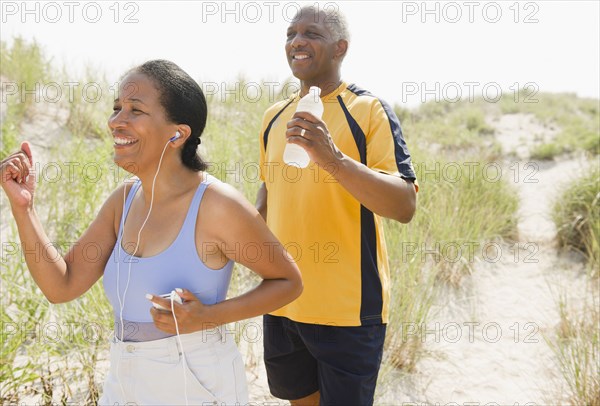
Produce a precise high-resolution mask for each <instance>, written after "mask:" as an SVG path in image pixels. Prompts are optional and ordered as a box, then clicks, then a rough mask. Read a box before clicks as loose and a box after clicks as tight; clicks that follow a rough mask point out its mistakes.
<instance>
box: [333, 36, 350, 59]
mask: <svg viewBox="0 0 600 406" xmlns="http://www.w3.org/2000/svg"><path fill="white" fill-rule="evenodd" d="M336 45H337V48H336V50H335V57H336V58H339V59H340V60H342V59H344V57H345V56H346V53H347V52H348V41H347V40H345V39H341V40H339V41H338V42H337V44H336Z"/></svg>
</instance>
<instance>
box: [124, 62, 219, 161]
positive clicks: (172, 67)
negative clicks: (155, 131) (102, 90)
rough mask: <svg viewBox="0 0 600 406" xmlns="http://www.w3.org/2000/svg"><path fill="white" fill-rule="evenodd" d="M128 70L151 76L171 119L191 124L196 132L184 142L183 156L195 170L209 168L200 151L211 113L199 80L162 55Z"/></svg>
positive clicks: (193, 131) (168, 117) (177, 122)
mask: <svg viewBox="0 0 600 406" xmlns="http://www.w3.org/2000/svg"><path fill="white" fill-rule="evenodd" d="M127 73H142V74H144V75H146V76H148V77H149V78H150V79H151V80H152V82H154V84H155V85H156V88H157V90H158V92H159V94H160V99H159V100H160V104H161V105H162V107H163V108H164V109H165V112H166V115H167V119H168V120H170V121H171V122H173V123H176V124H187V125H189V126H190V128H191V129H192V133H191V134H190V136H189V138H188V139H187V140H186V141H185V144H183V149H182V151H181V160H182V161H183V164H184V165H185V166H186V167H188V168H190V169H192V170H194V171H204V170H206V168H207V167H208V166H207V164H206V162H204V161H203V160H202V159H201V158H200V156H199V155H198V153H197V152H196V150H197V148H198V145H199V144H200V136H201V135H202V132H203V131H204V127H206V116H207V106H206V99H205V98H204V93H203V92H202V89H201V88H200V86H198V83H196V81H195V80H194V79H192V78H191V77H190V75H188V74H187V73H185V71H184V70H183V69H181V68H180V67H179V66H177V65H176V64H174V63H173V62H171V61H166V60H162V59H158V60H153V61H148V62H145V63H144V64H142V65H140V66H138V67H136V68H133V69H131V70H130V71H129V72H127Z"/></svg>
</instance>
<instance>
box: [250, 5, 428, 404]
mask: <svg viewBox="0 0 600 406" xmlns="http://www.w3.org/2000/svg"><path fill="white" fill-rule="evenodd" d="M347 50H348V32H347V28H346V23H345V19H344V18H343V16H342V15H341V14H340V13H339V12H337V11H336V12H327V13H325V12H323V11H319V10H317V9H315V8H314V7H312V6H309V7H304V8H302V9H301V10H300V11H299V12H298V13H297V15H296V16H295V18H294V19H293V20H292V22H291V24H290V26H289V27H288V30H287V40H286V45H285V51H286V54H287V59H288V63H289V65H290V68H291V70H292V73H293V74H294V76H295V77H296V78H298V79H299V80H300V86H301V89H300V92H299V95H295V97H293V98H292V99H290V100H285V101H283V102H280V103H277V104H275V105H274V106H272V107H271V108H270V109H268V110H267V112H266V113H265V116H264V119H263V126H262V131H261V136H260V144H261V145H260V146H261V150H260V152H261V171H262V173H261V177H262V180H263V181H264V184H263V185H262V186H261V188H260V190H259V193H258V196H257V208H258V209H259V211H260V213H261V215H262V216H263V217H264V218H265V219H266V220H267V224H268V225H269V227H270V228H271V230H273V232H274V233H275V235H276V236H277V237H278V238H279V239H280V240H281V242H282V243H283V244H284V245H285V246H286V248H287V249H288V251H289V252H290V254H291V255H292V256H294V257H295V259H296V261H297V263H298V266H299V268H300V271H301V272H302V276H303V281H304V293H303V294H302V295H301V296H300V297H299V298H298V299H297V300H295V301H294V302H292V303H291V304H289V305H287V306H285V307H283V308H281V309H279V310H277V311H276V312H273V313H272V314H270V315H266V316H265V317H264V328H265V331H264V340H265V365H266V368H267V375H268V380H269V387H270V390H271V393H272V394H273V395H274V396H276V397H279V398H282V399H288V400H290V401H291V403H292V405H317V404H319V403H320V404H323V405H324V404H327V405H329V404H338V405H353V404H359V405H368V404H372V403H373V396H374V392H375V385H376V382H377V374H378V371H379V366H380V364H381V356H382V352H383V343H384V338H385V323H387V319H388V304H389V288H390V286H389V285H390V279H389V269H388V261H387V252H386V246H385V240H384V236H383V224H382V219H381V217H387V218H391V219H395V220H397V221H400V222H403V223H407V222H409V221H410V220H411V218H412V216H413V214H414V212H415V207H416V185H415V183H414V182H415V174H414V171H413V167H412V163H411V160H410V155H409V153H408V150H407V148H406V144H405V142H404V139H403V137H402V132H401V130H400V123H399V121H398V119H397V117H396V116H395V114H394V113H393V111H392V109H391V108H390V107H389V106H388V105H387V104H385V103H383V102H381V101H380V100H378V99H377V98H375V97H374V96H372V95H371V94H370V93H368V92H366V91H364V90H361V89H359V88H358V87H356V86H355V85H348V84H347V83H345V82H343V81H342V80H341V64H342V60H343V59H344V56H345V55H346V51H347ZM310 86H318V87H319V88H321V99H322V101H323V104H324V113H323V118H322V120H320V119H317V118H315V117H314V116H313V115H311V114H309V113H305V112H303V113H300V112H299V113H296V112H295V110H296V106H297V103H298V100H299V99H300V97H302V96H304V95H305V94H307V93H308V89H309V87H310ZM286 142H289V143H294V144H298V145H300V146H302V147H303V148H305V150H306V151H307V152H308V154H309V156H310V159H311V161H312V162H311V164H309V166H308V167H307V168H305V169H298V168H295V167H291V166H286V165H285V164H284V163H283V159H282V157H283V150H284V148H285V145H286Z"/></svg>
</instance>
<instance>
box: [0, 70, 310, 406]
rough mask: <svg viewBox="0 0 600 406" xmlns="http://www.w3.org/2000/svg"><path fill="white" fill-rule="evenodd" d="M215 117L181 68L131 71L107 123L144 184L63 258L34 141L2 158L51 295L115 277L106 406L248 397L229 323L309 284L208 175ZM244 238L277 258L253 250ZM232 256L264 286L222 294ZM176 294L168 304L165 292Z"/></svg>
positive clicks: (108, 285) (106, 211)
mask: <svg viewBox="0 0 600 406" xmlns="http://www.w3.org/2000/svg"><path fill="white" fill-rule="evenodd" d="M206 116H207V109H206V101H205V99H204V95H203V93H202V91H201V89H200V87H199V86H198V85H197V84H196V82H195V81H194V80H193V79H191V78H190V77H189V75H187V74H186V73H185V72H184V71H183V70H181V69H180V68H179V67H178V66H177V65H175V64H174V63H172V62H169V61H163V60H155V61H149V62H146V63H145V64H143V65H141V66H139V67H137V68H134V69H132V70H130V71H129V72H128V73H127V74H126V75H125V77H124V78H123V80H122V82H121V85H120V87H119V95H118V97H117V99H116V100H115V105H114V111H113V113H112V115H111V116H110V118H109V121H108V125H109V128H110V130H111V132H112V134H113V137H114V160H115V162H116V163H117V164H118V165H119V166H120V167H122V168H124V169H125V170H127V171H129V172H130V173H132V174H133V175H135V178H132V181H131V182H126V183H125V184H124V185H121V186H119V187H118V188H117V189H116V190H115V191H114V192H113V193H112V195H111V196H110V197H108V199H107V200H106V202H105V203H104V204H103V206H102V208H101V209H100V212H99V213H98V215H97V217H96V219H95V220H94V221H93V222H92V223H91V224H90V225H89V227H88V229H87V230H86V231H85V233H84V234H83V235H82V236H81V237H80V238H79V240H78V242H77V243H76V244H74V245H73V248H72V249H71V251H70V252H69V253H67V255H65V256H64V257H62V256H61V255H60V254H59V253H58V252H57V251H56V249H55V248H54V246H53V245H52V244H51V243H50V242H49V239H48V237H47V235H46V233H45V232H44V229H43V227H42V225H41V223H40V221H39V218H38V216H37V214H36V210H35V207H34V192H35V186H36V183H35V180H34V177H33V176H29V174H30V170H31V168H32V166H33V165H34V160H33V156H32V154H31V149H30V147H29V144H28V143H27V142H23V143H22V145H21V150H20V151H18V152H15V153H14V154H12V155H10V156H9V157H8V158H7V159H5V160H4V161H2V162H1V165H0V169H1V172H0V173H1V177H0V182H1V185H2V188H3V189H4V191H5V193H6V195H7V196H8V199H9V201H10V203H11V209H12V213H13V216H14V218H15V221H16V223H17V226H18V230H19V234H20V237H21V241H22V243H23V246H24V248H25V247H41V248H40V249H42V250H43V251H44V252H42V253H40V252H36V250H35V249H31V250H29V249H24V251H26V252H25V259H26V262H27V265H28V268H29V270H30V272H31V274H32V277H33V278H34V280H35V282H36V283H37V284H38V286H39V287H40V289H41V290H42V292H43V293H44V295H45V296H46V297H47V298H48V300H50V301H51V302H53V303H62V302H67V301H70V300H73V299H75V298H77V297H79V296H81V295H82V294H83V293H85V292H86V291H87V290H88V289H90V287H91V286H92V285H93V284H94V283H96V282H97V281H98V279H100V277H102V276H104V278H103V284H104V288H105V290H106V293H107V296H108V298H109V300H110V302H111V305H112V306H113V310H114V315H115V335H114V339H113V340H111V367H110V372H109V374H108V377H107V379H106V382H105V385H104V393H103V395H102V398H101V399H100V402H99V404H115V403H123V404H124V403H126V402H135V403H137V404H144V405H147V404H148V405H150V404H184V403H185V404H199V403H202V402H205V401H210V402H219V403H221V402H224V403H228V404H229V403H246V402H247V400H248V399H247V396H248V395H247V388H246V383H245V378H244V376H245V374H244V367H243V362H242V360H241V356H240V354H239V352H238V350H237V348H236V346H235V342H234V341H233V338H228V337H226V336H221V334H220V329H219V326H220V325H222V324H225V323H229V322H234V321H238V320H241V319H245V318H249V317H253V316H256V315H260V314H264V313H266V312H269V311H272V310H275V309H277V308H279V307H281V306H283V305H285V304H287V303H289V302H290V301H292V300H293V299H295V298H296V297H298V296H299V295H300V293H301V291H302V282H301V279H300V276H299V271H298V268H297V267H296V265H295V263H294V262H293V260H292V259H291V258H290V256H289V255H288V254H287V253H286V251H285V250H284V248H283V247H282V245H281V244H280V243H279V242H278V241H277V239H276V238H275V237H274V236H273V234H272V233H271V232H270V231H269V229H268V228H267V227H266V225H265V223H264V221H263V220H262V218H261V217H260V215H259V214H258V212H257V211H256V209H255V208H254V207H253V206H252V205H251V204H250V203H249V202H247V201H246V200H245V199H244V197H243V196H242V195H241V194H240V193H238V192H237V191H236V190H235V189H234V188H232V187H230V186H228V185H226V184H223V183H221V182H220V181H218V180H217V179H215V178H213V177H211V176H210V175H208V174H206V173H205V172H204V169H205V166H206V165H205V163H204V162H203V161H202V160H201V159H200V157H199V156H198V155H197V153H196V149H197V146H198V144H199V141H200V136H201V134H202V131H203V130H204V126H205V124H206ZM90 243H93V244H95V245H96V246H99V247H100V253H101V254H100V257H99V258H96V259H95V260H94V261H93V262H92V261H90V260H89V259H87V257H86V255H85V252H83V250H82V248H81V247H85V246H87V244H90ZM247 244H252V246H253V247H268V250H269V255H261V256H259V257H256V256H254V255H253V257H252V258H246V257H244V255H243V253H244V252H245V250H244V247H245V246H246V245H247ZM40 254H41V255H40ZM40 258H47V259H48V260H41V261H40ZM50 258H52V260H50ZM57 258H58V260H56V259H57ZM233 261H236V262H239V263H241V264H243V265H245V266H247V267H248V268H250V269H251V270H253V271H254V272H256V273H257V274H258V275H259V276H260V277H262V282H261V283H260V284H259V285H258V286H257V287H256V288H254V289H252V290H251V291H249V292H246V293H245V294H243V295H241V296H238V297H235V298H231V299H228V300H225V298H226V295H227V288H228V285H229V280H230V277H231V271H232V267H233ZM166 292H172V294H171V295H170V300H169V299H166V298H162V297H160V295H161V294H164V293H166ZM175 295H177V296H175ZM179 298H180V299H183V300H182V301H181V303H179V301H178V300H176V299H179ZM153 305H160V306H162V307H163V308H166V309H168V310H161V309H159V308H155V307H154V306H153ZM165 385H167V386H168V387H169V390H168V391H165V390H164V389H165Z"/></svg>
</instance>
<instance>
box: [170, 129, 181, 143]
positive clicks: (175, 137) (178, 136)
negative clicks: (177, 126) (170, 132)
mask: <svg viewBox="0 0 600 406" xmlns="http://www.w3.org/2000/svg"><path fill="white" fill-rule="evenodd" d="M179 138H181V133H180V132H179V131H177V132H175V135H174V136H172V137H171V138H169V142H173V141H175V140H178V139H179Z"/></svg>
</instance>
